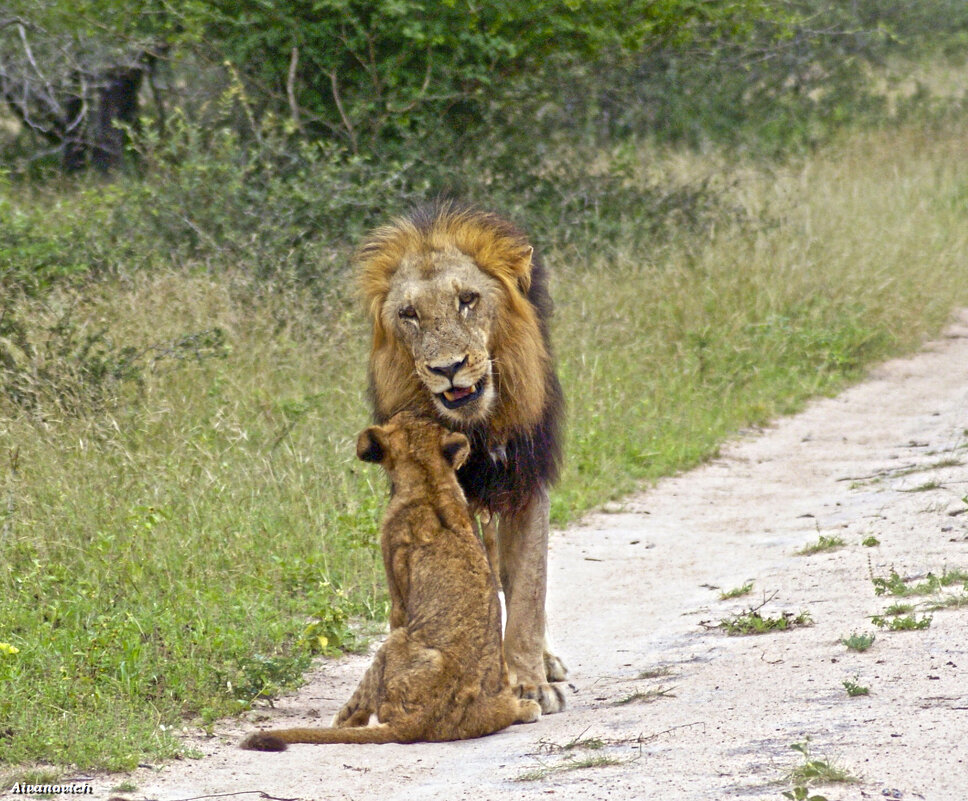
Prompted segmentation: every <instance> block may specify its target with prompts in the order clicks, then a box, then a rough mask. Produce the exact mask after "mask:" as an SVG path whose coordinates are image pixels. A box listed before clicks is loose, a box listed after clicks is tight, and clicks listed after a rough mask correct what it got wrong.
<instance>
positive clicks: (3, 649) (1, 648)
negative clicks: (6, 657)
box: [0, 642, 20, 656]
mask: <svg viewBox="0 0 968 801" xmlns="http://www.w3.org/2000/svg"><path fill="white" fill-rule="evenodd" d="M19 653H20V649H19V648H18V647H17V646H16V645H11V644H10V643H8V642H0V654H10V655H11V656H13V654H19Z"/></svg>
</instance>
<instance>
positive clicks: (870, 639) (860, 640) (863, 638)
mask: <svg viewBox="0 0 968 801" xmlns="http://www.w3.org/2000/svg"><path fill="white" fill-rule="evenodd" d="M874 640H875V637H874V635H873V634H856V633H855V634H851V635H850V636H849V637H847V638H845V639H843V640H841V642H842V643H843V644H844V645H846V646H847V648H848V649H849V650H851V651H857V652H858V653H863V652H864V651H866V650H867V649H868V648H870V647H871V646H872V645H873V644H874Z"/></svg>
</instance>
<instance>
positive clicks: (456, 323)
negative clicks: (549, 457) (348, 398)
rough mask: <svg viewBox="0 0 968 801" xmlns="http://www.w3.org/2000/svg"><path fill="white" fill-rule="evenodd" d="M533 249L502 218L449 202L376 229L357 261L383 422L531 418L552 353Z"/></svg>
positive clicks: (513, 422)
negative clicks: (409, 412) (412, 413)
mask: <svg viewBox="0 0 968 801" xmlns="http://www.w3.org/2000/svg"><path fill="white" fill-rule="evenodd" d="M532 252H533V249H532V247H531V245H530V244H529V243H528V241H527V239H526V238H525V236H524V235H523V234H522V233H521V232H520V231H518V230H517V229H516V228H514V227H513V226H512V225H511V224H510V223H508V222H506V221H505V220H503V219H501V218H500V217H497V216H496V215H492V214H488V213H486V212H480V211H476V210H471V209H467V208H465V207H461V206H456V205H453V204H448V203H442V204H438V205H436V206H433V207H431V208H429V209H425V210H422V211H417V212H414V213H413V214H411V215H410V216H409V217H406V218H402V219H399V220H396V221H395V222H394V223H393V224H391V225H388V226H386V227H384V228H379V229H377V230H376V231H375V232H373V234H372V235H371V236H370V238H369V239H368V240H367V241H366V242H365V243H364V245H363V246H362V248H361V249H360V253H359V264H360V275H361V285H362V289H363V292H364V295H365V296H366V300H367V303H368V308H369V312H370V317H371V320H372V323H373V350H372V352H371V354H370V379H371V386H372V389H373V394H374V400H375V404H376V411H377V415H378V417H379V418H386V417H389V416H390V415H392V414H393V413H395V412H397V411H399V410H401V409H416V410H420V411H421V412H423V413H424V414H431V415H434V416H435V417H437V418H438V419H440V420H442V421H444V422H445V423H447V425H449V426H451V427H452V428H462V427H469V426H472V425H474V424H478V423H480V422H482V421H491V420H493V419H494V418H498V419H499V420H500V421H501V422H502V423H504V424H505V425H507V426H510V427H514V426H521V425H523V426H525V427H527V426H531V425H533V424H534V422H535V421H536V420H537V419H538V418H539V416H540V414H541V410H542V407H543V404H544V401H545V396H544V391H545V390H544V380H543V379H544V375H545V370H546V365H547V363H548V360H549V355H548V352H547V348H546V346H545V343H544V339H543V336H542V334H541V328H540V323H539V320H538V316H537V310H536V309H535V307H534V306H533V305H532V304H531V303H530V302H529V300H528V289H529V287H530V285H531V277H532Z"/></svg>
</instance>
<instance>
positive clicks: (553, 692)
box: [514, 684, 565, 715]
mask: <svg viewBox="0 0 968 801" xmlns="http://www.w3.org/2000/svg"><path fill="white" fill-rule="evenodd" d="M514 694H515V695H517V696H518V698H530V699H531V700H532V701H537V702H538V706H540V707H541V714H543V715H553V714H555V712H561V710H562V709H564V708H565V694H564V693H563V692H562V691H561V690H559V689H558V688H557V687H555V685H554V684H518V685H516V686H515V688H514Z"/></svg>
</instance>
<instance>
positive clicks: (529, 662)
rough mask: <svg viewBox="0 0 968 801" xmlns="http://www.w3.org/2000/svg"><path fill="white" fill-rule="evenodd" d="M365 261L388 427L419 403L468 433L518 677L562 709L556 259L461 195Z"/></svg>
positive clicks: (392, 232)
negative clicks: (551, 580) (550, 576)
mask: <svg viewBox="0 0 968 801" xmlns="http://www.w3.org/2000/svg"><path fill="white" fill-rule="evenodd" d="M358 263H359V268H360V282H361V287H362V290H363V293H364V296H365V298H366V302H367V304H368V310H369V314H370V318H371V321H372V324H373V346H372V350H371V352H370V391H371V397H372V401H373V406H374V416H375V417H376V420H377V422H378V423H384V422H386V421H387V420H388V419H389V418H390V417H391V416H392V415H393V414H394V413H396V412H398V411H400V410H403V409H409V410H413V411H416V412H419V413H422V414H425V415H429V416H432V417H435V418H436V419H438V420H439V421H440V422H441V423H443V424H444V425H446V426H448V427H449V428H451V429H454V430H459V431H462V432H463V433H464V434H466V435H467V437H468V439H469V440H470V443H471V455H470V458H469V459H468V460H467V462H466V463H465V464H464V466H463V467H462V468H461V470H460V471H459V473H458V476H459V479H460V483H461V486H462V487H463V488H464V492H465V493H466V494H467V497H468V500H469V501H470V503H471V505H472V506H473V507H474V508H476V509H478V510H479V511H480V512H481V515H482V518H483V519H485V520H490V519H491V516H492V515H496V516H497V519H498V525H497V535H496V537H497V547H496V549H489V551H491V552H492V553H495V552H496V555H497V557H498V558H497V559H495V561H498V562H499V567H498V570H497V572H498V573H499V578H500V582H501V585H502V587H503V590H504V596H505V604H506V607H507V625H506V630H505V641H504V649H505V655H506V658H507V663H508V670H509V674H510V677H511V683H512V685H517V691H518V692H519V693H520V694H521V695H522V696H523V697H528V698H534V699H535V700H537V701H538V702H539V703H540V704H541V709H542V712H544V713H545V714H550V713H553V712H558V711H559V710H561V709H562V708H563V707H564V696H563V695H562V693H561V690H560V689H558V688H557V687H555V686H554V685H552V684H551V683H550V682H553V681H561V680H562V679H564V678H565V675H566V671H565V667H564V665H563V664H562V663H561V661H560V660H559V659H558V658H557V657H555V656H554V655H552V654H551V652H550V650H549V649H548V647H547V644H546V637H545V592H546V587H547V558H548V509H549V504H548V488H549V486H550V485H551V484H552V483H553V482H554V481H555V479H556V478H557V474H558V464H559V461H560V455H561V449H560V422H561V416H562V408H563V403H562V395H561V386H560V384H559V383H558V378H557V376H556V374H555V369H554V363H553V360H552V356H551V350H550V343H549V339H548V321H549V318H550V316H551V298H550V296H549V295H548V289H547V285H546V275H545V271H544V268H543V267H542V265H541V263H540V262H539V261H538V259H537V258H536V257H535V253H534V248H533V247H532V246H531V245H530V244H529V243H528V240H527V238H526V237H525V235H524V234H523V233H522V232H521V231H519V230H518V229H517V228H516V227H515V226H514V225H512V224H511V223H510V222H508V221H507V220H504V219H503V218H501V217H499V216H497V215H495V214H491V213H488V212H484V211H480V210H477V209H474V208H471V207H468V206H464V205H461V204H458V203H455V202H452V201H440V202H437V203H434V204H432V205H429V206H426V207H422V208H418V209H416V210H414V211H413V212H411V213H410V214H409V215H408V216H406V217H403V218H399V219H396V220H394V221H393V222H392V223H391V224H390V225H387V226H384V227H382V228H378V229H376V230H375V231H374V232H372V233H371V234H370V236H369V237H368V238H367V240H366V241H365V242H364V243H363V245H362V247H361V248H360V251H359V254H358ZM491 526H492V523H487V524H486V526H485V529H486V530H485V539H487V538H488V536H489V535H490V536H491V537H493V528H492V527H491Z"/></svg>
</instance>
